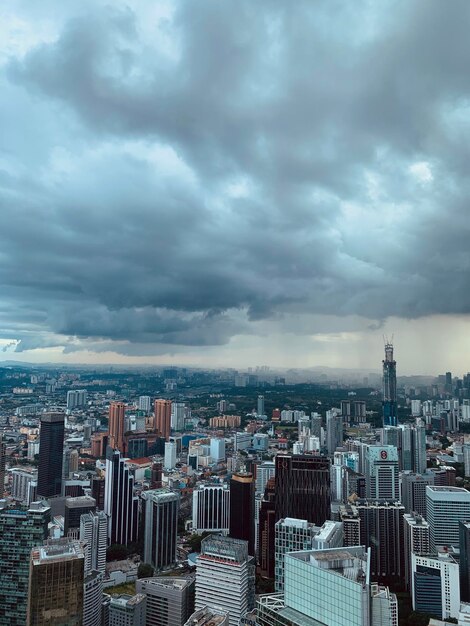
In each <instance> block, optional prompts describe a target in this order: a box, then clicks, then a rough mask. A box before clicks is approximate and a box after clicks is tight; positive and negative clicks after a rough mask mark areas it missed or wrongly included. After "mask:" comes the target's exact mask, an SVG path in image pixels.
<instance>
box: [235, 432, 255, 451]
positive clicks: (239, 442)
mask: <svg viewBox="0 0 470 626" xmlns="http://www.w3.org/2000/svg"><path fill="white" fill-rule="evenodd" d="M251 439H252V436H251V433H240V432H237V433H235V441H234V444H233V447H234V450H235V451H236V452H238V451H239V450H247V449H248V448H251Z"/></svg>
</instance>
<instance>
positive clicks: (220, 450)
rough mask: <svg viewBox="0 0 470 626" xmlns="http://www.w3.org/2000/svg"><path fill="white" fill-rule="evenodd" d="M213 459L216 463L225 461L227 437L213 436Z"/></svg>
mask: <svg viewBox="0 0 470 626" xmlns="http://www.w3.org/2000/svg"><path fill="white" fill-rule="evenodd" d="M210 454H211V459H212V461H213V462H214V463H218V462H219V461H225V439H223V438H222V437H211V452H210Z"/></svg>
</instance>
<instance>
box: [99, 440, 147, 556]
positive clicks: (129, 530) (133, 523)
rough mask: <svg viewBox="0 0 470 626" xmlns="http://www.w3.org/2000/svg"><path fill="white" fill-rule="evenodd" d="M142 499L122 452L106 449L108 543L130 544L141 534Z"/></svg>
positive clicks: (105, 497)
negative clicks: (136, 494) (139, 531)
mask: <svg viewBox="0 0 470 626" xmlns="http://www.w3.org/2000/svg"><path fill="white" fill-rule="evenodd" d="M138 508H139V500H138V498H137V497H136V496H135V495H134V477H133V476H132V474H131V473H130V471H129V467H128V465H127V463H126V460H125V459H123V458H122V456H121V453H120V452H119V450H113V449H112V448H110V447H109V446H108V448H107V449H106V480H105V495H104V512H105V514H106V517H107V518H108V542H109V543H110V544H113V543H121V544H123V545H127V544H129V543H133V542H134V541H136V539H137V535H138Z"/></svg>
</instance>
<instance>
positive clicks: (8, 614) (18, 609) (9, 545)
mask: <svg viewBox="0 0 470 626" xmlns="http://www.w3.org/2000/svg"><path fill="white" fill-rule="evenodd" d="M50 519H51V509H50V507H49V506H48V505H47V506H46V504H45V503H44V502H33V503H32V504H31V506H30V507H29V509H28V508H26V507H24V508H11V509H0V581H1V584H0V624H1V625H2V626H24V625H25V624H26V607H27V603H28V584H29V583H28V581H29V557H30V554H31V550H32V548H34V546H38V545H41V544H42V543H43V542H44V540H45V539H46V538H47V535H48V528H47V527H48V523H49V522H50Z"/></svg>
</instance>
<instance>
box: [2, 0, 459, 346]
mask: <svg viewBox="0 0 470 626" xmlns="http://www.w3.org/2000/svg"><path fill="white" fill-rule="evenodd" d="M62 4H63V3H57V2H52V1H49V2H45V3H44V5H42V6H43V9H44V10H43V11H42V12H39V13H36V11H37V10H36V9H34V8H32V7H31V6H30V3H25V2H24V3H13V2H10V3H8V2H7V3H6V5H5V8H4V9H3V11H4V15H3V16H2V17H3V18H4V20H3V23H4V27H3V28H4V29H6V37H3V39H4V40H5V42H6V43H5V45H4V48H3V49H2V50H1V52H0V59H2V66H1V70H2V75H1V78H0V81H1V82H0V85H1V87H2V93H3V95H4V97H3V99H2V103H1V105H0V114H1V115H2V118H3V120H4V124H3V126H4V128H5V133H4V134H2V137H1V138H0V206H1V216H2V227H1V229H0V285H1V291H0V336H1V337H3V338H4V339H5V340H7V339H8V340H16V341H18V342H19V343H17V344H16V350H18V351H21V350H29V349H33V348H40V347H47V346H65V349H66V350H67V351H73V350H80V349H82V348H83V347H86V348H87V349H91V350H97V351H100V350H102V349H106V350H114V351H117V352H120V353H124V354H126V353H127V354H133V355H134V354H142V355H147V354H151V353H156V352H159V351H162V346H173V347H174V349H178V350H180V349H181V346H217V345H223V344H226V343H227V342H229V341H230V339H231V338H232V337H234V336H240V335H248V336H256V335H257V334H259V332H260V322H266V323H268V322H273V321H277V322H278V323H279V328H281V327H282V329H284V332H285V331H289V332H299V333H302V332H306V330H305V329H303V330H300V329H298V327H297V318H296V315H297V314H302V315H303V314H312V315H324V316H336V317H340V318H344V319H345V320H346V318H347V317H348V316H351V315H353V316H360V317H363V318H367V319H368V320H370V321H369V322H368V323H372V324H376V323H377V322H379V324H380V323H382V321H383V320H385V319H387V318H388V317H390V316H395V317H397V318H407V319H414V318H420V317H424V316H431V315H436V314H444V315H446V314H458V315H467V314H468V313H469V311H470V290H469V288H468V287H469V282H470V248H469V245H468V241H469V235H470V217H469V209H468V197H469V191H470V190H469V180H470V178H469V176H468V168H469V165H468V164H469V163H470V160H469V158H468V157H469V155H468V152H469V148H468V146H469V145H470V142H469V139H470V136H469V135H470V109H469V104H468V102H469V95H470V94H469V91H470V87H469V83H468V62H469V57H470V40H469V39H468V32H469V26H470V6H469V5H468V2H465V1H464V0H462V1H459V0H455V1H454V2H452V3H451V4H448V3H442V2H440V1H438V0H431V1H429V2H426V3H424V2H419V1H417V0H414V1H412V2H410V1H409V0H406V1H405V0H402V1H401V2H386V3H380V4H379V5H378V4H377V3H374V2H370V1H368V0H363V1H361V2H356V3H354V5H351V3H348V2H341V1H338V2H336V1H335V2H332V1H331V0H328V1H327V0H325V1H323V2H315V3H312V2H310V1H305V2H297V3H295V6H294V7H293V6H291V5H290V4H286V3H285V2H277V1H274V2H273V1H267V0H266V1H263V0H262V1H261V2H257V3H256V4H254V3H253V2H251V1H250V0H239V1H238V2H236V3H235V2H227V3H221V2H218V1H216V0H204V1H202V2H197V3H192V2H190V3H184V2H181V3H179V2H174V3H172V2H168V3H161V4H160V3H158V4H159V6H158V7H157V8H156V7H154V6H152V5H153V4H154V3H150V2H143V3H137V2H127V3H125V2H117V3H114V4H113V7H112V8H111V7H110V6H109V5H108V4H107V3H105V2H97V1H95V0H94V1H93V2H91V1H89V2H84V3H79V4H77V5H74V6H72V5H71V4H70V3H67V4H66V6H65V7H64V6H62ZM59 5H60V6H59ZM5 24H6V26H5ZM334 324H335V326H336V325H337V321H335V323H334ZM344 330H348V329H347V322H346V321H345V328H344ZM337 331H338V329H337V328H335V332H337ZM315 332H319V333H323V332H325V329H324V328H318V329H316V328H312V329H310V331H309V333H307V334H312V333H313V334H314V333H315Z"/></svg>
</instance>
